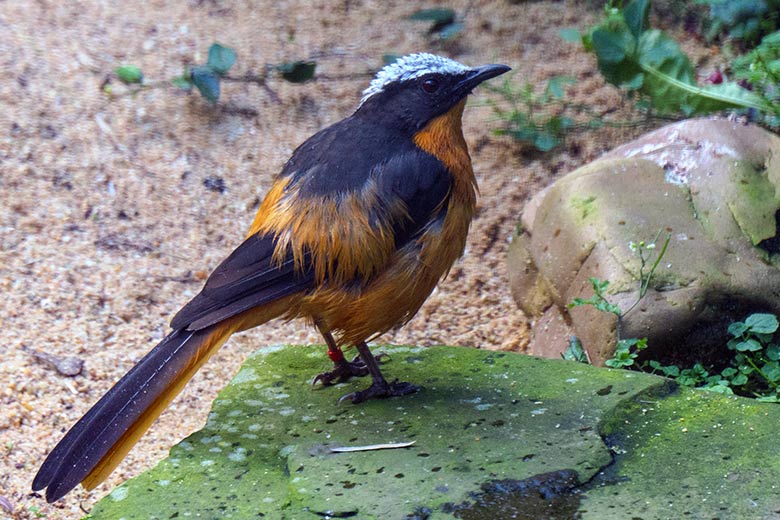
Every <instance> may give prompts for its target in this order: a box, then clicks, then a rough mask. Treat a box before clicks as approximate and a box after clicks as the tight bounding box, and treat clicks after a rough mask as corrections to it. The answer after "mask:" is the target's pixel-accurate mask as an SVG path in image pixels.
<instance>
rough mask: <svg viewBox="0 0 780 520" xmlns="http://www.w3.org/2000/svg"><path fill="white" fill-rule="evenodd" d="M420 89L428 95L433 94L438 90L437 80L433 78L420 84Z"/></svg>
mask: <svg viewBox="0 0 780 520" xmlns="http://www.w3.org/2000/svg"><path fill="white" fill-rule="evenodd" d="M422 89H423V90H424V91H425V92H427V93H428V94H433V93H434V92H436V91H437V90H439V80H437V79H435V78H428V79H426V80H424V81H423V82H422Z"/></svg>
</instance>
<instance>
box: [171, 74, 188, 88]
mask: <svg viewBox="0 0 780 520" xmlns="http://www.w3.org/2000/svg"><path fill="white" fill-rule="evenodd" d="M171 83H173V85H174V86H176V87H179V88H180V89H182V90H187V91H190V90H192V87H193V83H192V79H191V76H176V77H175V78H173V79H172V80H171Z"/></svg>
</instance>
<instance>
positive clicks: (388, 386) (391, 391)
mask: <svg viewBox="0 0 780 520" xmlns="http://www.w3.org/2000/svg"><path fill="white" fill-rule="evenodd" d="M355 347H357V349H358V352H359V353H360V359H362V360H363V363H364V364H365V366H366V369H367V370H368V373H369V374H371V379H372V380H373V381H372V383H371V386H369V387H368V388H366V389H365V390H361V391H360V392H352V393H349V394H347V395H345V396H343V397H342V398H341V399H339V402H341V401H344V400H347V399H349V400H351V401H352V403H353V404H357V403H360V402H363V401H366V400H368V399H374V398H379V397H395V396H400V395H406V394H411V393H414V392H416V391H417V390H419V389H420V387H418V386H415V385H413V384H411V383H404V382H400V381H398V380H397V379H396V380H395V381H393V382H392V383H388V382H387V380H385V377H384V376H383V375H382V371H381V370H379V363H378V362H377V360H376V358H375V357H374V355H373V354H371V350H369V348H368V345H366V342H365V341H361V342H360V343H357V344H356V345H355Z"/></svg>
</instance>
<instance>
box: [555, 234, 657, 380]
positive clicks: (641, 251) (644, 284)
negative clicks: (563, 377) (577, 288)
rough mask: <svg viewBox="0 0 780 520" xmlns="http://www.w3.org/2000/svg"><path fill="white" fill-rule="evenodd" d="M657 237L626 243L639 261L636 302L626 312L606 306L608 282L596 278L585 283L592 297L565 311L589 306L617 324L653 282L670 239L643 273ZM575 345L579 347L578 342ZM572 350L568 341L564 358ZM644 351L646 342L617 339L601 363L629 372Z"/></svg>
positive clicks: (607, 302) (575, 300)
mask: <svg viewBox="0 0 780 520" xmlns="http://www.w3.org/2000/svg"><path fill="white" fill-rule="evenodd" d="M660 235H661V231H658V233H657V234H656V235H655V238H654V239H653V241H652V242H649V243H646V242H645V241H644V240H641V241H639V242H634V241H631V242H629V243H628V248H629V250H631V252H633V253H634V254H636V255H637V256H638V257H639V272H638V276H637V279H638V280H639V294H638V296H637V299H636V301H635V302H634V303H633V304H632V305H631V306H630V307H629V308H628V309H627V310H626V312H625V313H624V312H622V311H621V310H620V307H618V306H617V305H615V304H614V303H610V301H609V300H607V297H606V295H605V293H606V290H607V288H608V287H609V281H607V280H600V279H599V278H596V277H590V278H588V281H589V282H590V285H591V287H592V289H593V296H591V297H590V298H588V299H584V298H574V300H572V302H571V303H570V304H569V308H573V307H579V306H581V305H591V306H593V307H595V308H596V309H598V310H600V311H602V312H608V313H611V314H614V315H615V316H617V318H618V320H620V319H621V318H622V317H623V315H624V314H626V313H627V312H629V311H630V310H631V309H633V308H634V307H636V305H637V304H638V303H639V302H640V301H641V300H642V298H644V297H645V295H646V294H647V290H648V288H649V287H650V280H651V279H652V278H653V275H654V274H655V271H656V269H657V268H658V265H659V264H660V263H661V259H662V258H663V257H664V255H665V254H666V249H667V248H668V247H669V241H670V240H671V235H667V237H666V239H665V240H664V243H663V245H662V246H661V250H660V251H659V252H658V254H657V255H656V257H655V260H654V261H653V263H652V265H651V266H650V269H649V270H648V271H647V272H645V269H646V268H647V265H648V262H649V261H650V257H649V253H648V252H649V251H654V250H655V245H656V242H657V241H658V238H659V237H660ZM577 343H579V341H578V342H577ZM572 348H573V347H572V342H571V341H570V343H569V348H568V349H567V350H566V353H567V354H568V353H569V351H570V350H572ZM579 348H580V349H582V345H579ZM646 348H647V338H641V339H640V338H624V339H619V340H618V342H617V344H616V345H615V351H614V353H613V355H612V358H610V359H608V360H607V361H605V362H604V363H605V364H606V365H607V366H608V367H611V368H629V367H633V366H636V360H637V358H638V357H639V352H641V351H642V350H644V349H646ZM569 356H570V357H575V356H576V351H574V353H573V354H569ZM564 359H567V357H566V356H564Z"/></svg>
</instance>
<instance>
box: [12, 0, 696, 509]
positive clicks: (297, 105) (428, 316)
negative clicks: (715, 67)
mask: <svg viewBox="0 0 780 520" xmlns="http://www.w3.org/2000/svg"><path fill="white" fill-rule="evenodd" d="M431 5H436V3H435V2H431ZM589 5H590V3H589V2H575V1H568V2H562V1H542V2H522V1H513V2H510V1H505V0H502V1H486V0H477V1H474V0H455V1H452V2H449V3H447V4H446V6H449V7H452V8H454V9H456V10H457V12H458V13H461V14H462V15H463V14H464V13H465V15H464V27H463V30H462V31H461V33H460V35H459V36H458V37H456V38H455V39H453V40H450V41H446V42H442V41H440V40H439V39H438V38H437V37H436V36H435V35H431V34H429V33H428V32H427V30H426V29H427V25H426V24H425V23H423V22H415V21H410V20H407V17H408V16H409V15H410V14H411V13H412V12H414V11H415V10H416V9H417V8H418V6H417V5H416V4H415V3H412V2H392V1H391V2H387V1H381V2H380V1H375V2H374V1H367V0H365V1H361V0H353V1H350V0H345V1H317V2H302V1H301V2H294V1H281V2H279V1H277V2H262V1H257V2H221V1H218V0H190V1H173V2H161V1H153V2H145V3H143V4H141V3H137V4H136V3H134V2H57V1H53V0H37V1H32V2H30V1H26V0H10V1H5V2H0V29H1V31H2V36H0V60H2V63H1V65H0V67H2V72H3V78H4V79H3V81H0V104H1V106H2V109H1V110H0V132H1V134H0V291H1V293H2V299H0V322H1V323H2V328H3V331H4V337H3V346H2V347H1V348H2V354H3V355H2V357H1V358H0V439H1V440H2V443H1V444H0V450H2V458H0V518H3V517H8V518H20V519H27V518H38V517H41V516H43V517H48V518H79V517H80V516H83V514H84V512H85V511H88V510H89V509H90V507H91V505H92V504H93V503H94V502H95V501H96V500H97V499H98V498H99V497H101V496H103V495H104V494H106V493H107V492H108V491H109V490H110V489H112V488H113V486H115V485H117V484H119V483H120V482H122V481H124V480H126V479H127V478H130V477H132V476H133V475H136V474H138V473H139V472H141V471H143V470H144V469H146V468H148V467H150V466H152V465H153V464H155V463H156V461H158V460H160V459H161V458H163V457H164V456H165V455H166V454H167V450H168V449H169V447H170V446H171V445H172V444H174V443H175V442H177V441H178V440H180V439H181V438H183V437H184V436H186V435H187V434H189V433H190V432H192V431H193V430H195V429H197V428H199V427H200V426H201V425H202V424H203V423H204V421H205V419H206V416H207V414H208V408H209V404H210V402H211V400H212V399H213V398H214V396H215V395H216V392H217V391H219V389H220V388H221V387H222V386H223V385H224V384H225V383H226V381H228V380H229V378H230V377H231V375H232V374H234V373H235V371H236V369H237V367H238V366H239V364H240V363H241V360H242V359H243V358H244V357H246V355H247V354H249V353H250V352H252V351H254V350H255V349H258V348H262V347H263V346H266V345H271V344H279V343H311V342H316V343H320V342H321V339H320V338H319V337H318V335H317V334H316V333H315V332H314V331H313V330H312V329H310V328H308V327H307V326H306V325H305V324H304V323H303V322H291V323H284V322H273V323H269V324H267V325H265V326H263V327H260V328H258V329H255V330H252V331H250V332H247V333H243V334H241V335H238V336H236V337H234V338H233V339H231V340H230V342H229V343H228V344H227V345H226V347H224V348H223V349H222V350H221V351H220V352H219V353H218V354H217V355H216V356H215V357H214V359H213V360H212V361H211V362H210V363H209V364H208V366H207V367H206V368H205V369H204V370H202V371H201V373H200V374H198V375H197V376H196V377H195V378H194V380H193V381H192V382H191V383H190V384H189V386H188V387H187V388H186V389H185V391H184V392H183V393H182V395H181V396H180V397H179V398H178V399H177V400H176V401H175V402H174V403H173V405H172V406H171V407H170V409H169V410H168V411H167V412H166V413H164V414H163V416H162V417H161V418H160V420H159V421H158V422H157V423H156V424H155V425H154V426H153V427H152V429H151V431H150V432H149V433H148V434H147V435H146V436H145V437H144V438H143V439H142V440H141V442H140V443H139V444H138V445H137V446H136V448H135V449H134V450H133V451H132V452H131V453H130V455H129V456H128V457H127V459H126V460H125V461H124V463H123V464H122V465H121V466H120V467H119V468H118V470H117V471H115V472H114V473H113V474H112V475H111V477H110V478H109V479H108V481H107V482H106V483H104V484H103V485H101V486H99V487H98V488H97V489H95V490H94V491H92V492H87V491H85V490H83V489H81V488H79V489H77V490H74V491H73V492H71V493H70V494H69V495H68V496H67V497H66V498H65V499H63V500H61V501H60V502H58V503H56V504H53V505H49V504H46V502H45V501H44V500H43V498H41V497H40V496H39V495H37V494H33V493H32V492H31V489H30V483H31V481H32V478H33V476H34V475H35V472H36V471H37V469H38V467H39V465H40V463H41V462H42V461H43V458H44V457H45V455H46V454H47V453H48V451H49V450H50V449H51V448H52V447H53V446H54V445H55V444H56V442H57V441H58V440H59V439H60V437H61V435H62V434H63V433H64V432H65V431H66V429H67V428H68V427H69V426H70V425H72V424H73V422H74V421H75V420H76V419H78V418H79V417H80V416H81V415H82V414H83V413H85V412H86V411H87V409H88V408H89V407H90V406H91V405H92V404H93V403H94V402H95V401H96V400H97V399H98V398H99V397H100V396H101V395H102V394H103V393H104V392H105V391H106V390H107V389H108V388H109V387H110V385H111V384H112V383H113V382H114V381H116V380H117V379H118V378H119V377H121V376H122V374H124V373H125V372H126V371H127V370H128V369H129V368H130V367H131V366H132V365H133V364H134V362H135V361H137V360H138V359H139V358H140V357H141V356H143V354H144V353H145V352H146V351H147V350H148V349H149V348H151V347H152V346H153V345H154V344H155V343H156V342H157V341H158V340H159V339H161V338H162V337H163V336H164V335H165V334H166V331H167V324H168V322H169V320H170V318H171V317H172V315H173V314H174V313H175V312H176V311H177V310H178V308H179V307H180V306H181V305H183V304H184V303H185V302H186V301H187V300H188V299H189V298H191V297H192V296H193V295H195V294H196V293H197V292H198V291H199V289H200V287H201V285H202V283H203V281H204V280H205V278H206V276H207V275H208V273H209V272H210V270H211V269H213V268H214V267H215V266H216V265H217V264H218V263H219V262H220V260H221V259H222V258H223V257H224V256H226V255H227V254H228V253H229V252H230V251H231V250H232V249H233V248H234V247H235V246H236V245H238V243H239V242H240V240H241V238H242V236H243V234H244V233H245V231H246V229H247V228H248V226H249V224H250V222H251V220H252V217H253V213H254V211H255V210H256V208H257V206H258V203H259V200H260V199H261V198H262V196H263V195H264V193H265V191H266V190H267V189H268V187H269V185H270V183H271V181H272V179H273V176H274V175H275V174H276V173H277V172H279V170H280V169H281V167H282V165H283V164H284V162H285V161H286V159H287V158H288V157H289V155H290V154H291V152H292V151H293V150H294V148H295V147H296V146H297V145H298V144H300V143H301V142H303V141H304V140H305V139H306V138H307V137H308V136H310V135H311V134H313V133H314V132H315V131H317V130H318V129H321V128H323V127H324V126H326V125H328V124H330V123H333V122H335V121H337V120H339V119H341V118H343V117H345V116H347V115H348V114H350V113H351V111H352V110H354V108H355V106H356V103H357V101H358V100H359V98H360V93H361V91H362V89H363V88H365V86H366V85H367V83H368V81H369V80H370V78H371V73H372V71H375V70H377V69H378V68H379V67H380V66H381V63H382V56H383V55H384V54H388V53H392V54H406V53H409V52H415V51H429V52H434V53H439V54H443V55H447V56H450V57H452V58H455V59H457V60H459V61H462V62H464V63H467V64H472V65H477V64H484V63H493V62H497V63H505V64H508V65H510V66H512V67H513V68H514V69H515V72H514V75H513V76H512V78H511V81H512V82H513V84H514V85H516V86H518V87H519V86H522V85H524V84H525V83H529V84H531V85H533V86H534V88H535V89H536V90H537V92H539V91H541V90H542V89H543V88H544V85H545V84H546V81H547V79H548V78H550V77H552V76H554V75H560V74H565V75H568V76H571V77H573V78H575V80H576V82H575V83H574V84H571V85H568V86H567V98H568V99H570V100H572V101H573V102H582V103H587V104H588V105H590V106H591V107H593V109H594V110H596V111H597V112H598V111H604V110H607V109H615V110H616V111H617V112H616V113H617V114H618V115H619V116H623V119H624V120H627V119H632V118H636V117H637V116H638V114H637V113H635V112H633V111H632V110H631V108H630V104H627V103H626V102H625V101H624V100H623V98H622V97H621V94H620V92H619V91H618V90H617V89H615V88H614V87H611V86H608V85H605V84H604V82H603V80H602V78H601V76H600V74H599V73H598V71H597V68H596V64H595V59H594V58H593V57H592V56H591V55H589V54H586V53H585V52H584V51H583V50H582V48H581V46H580V45H577V44H571V43H567V42H565V41H563V40H562V39H561V38H560V36H559V33H558V32H559V29H560V28H563V27H576V28H578V29H585V28H587V27H589V26H590V25H592V24H593V23H594V22H595V21H596V20H597V19H599V17H600V13H601V10H600V8H599V7H594V6H590V7H588V6H589ZM441 6H445V4H441ZM673 29H674V28H673ZM676 35H677V36H678V39H680V37H682V38H684V37H685V36H684V35H681V34H680V33H679V32H678V33H677V34H676ZM215 41H218V42H220V43H222V44H224V45H228V46H230V47H233V48H235V49H236V52H237V55H238V59H237V63H236V65H235V67H234V69H233V70H232V71H231V74H233V75H236V76H240V75H243V74H246V73H262V72H263V71H264V70H265V68H266V64H269V63H281V62H285V61H289V60H295V59H301V58H314V59H316V60H317V73H318V79H317V80H316V81H312V82H308V83H304V84H300V85H296V84H291V83H287V82H284V81H282V80H281V79H278V78H276V77H272V79H270V80H269V83H268V87H269V88H270V89H272V91H273V93H269V92H268V90H267V89H265V88H263V87H260V86H258V85H256V84H252V83H242V82H225V83H224V84H223V86H222V97H221V99H220V102H219V104H217V105H216V106H211V105H209V104H208V103H206V102H205V101H204V100H203V99H202V98H201V97H200V96H198V95H196V94H187V93H185V92H183V91H179V90H177V89H176V88H175V87H172V86H159V88H146V89H144V90H143V91H141V92H139V93H136V94H134V95H130V94H127V89H126V88H125V87H124V86H122V85H121V84H119V83H118V81H117V80H116V78H115V77H113V76H112V71H113V69H114V68H115V67H117V66H118V65H120V64H124V63H132V64H135V65H137V66H139V67H141V69H142V70H143V71H144V74H145V80H146V82H147V83H148V84H151V85H153V84H154V83H155V82H158V81H164V80H167V79H170V78H172V77H174V76H177V75H179V74H180V73H181V71H182V69H183V67H184V66H186V65H189V64H196V63H203V62H205V61H206V54H207V49H208V47H209V45H210V44H211V43H212V42H215ZM684 48H685V50H686V51H688V52H689V53H693V54H694V56H699V57H704V58H706V55H707V49H705V48H703V47H702V46H701V44H699V43H697V42H689V43H686V44H685V45H684ZM702 59H703V58H702ZM700 63H701V62H699V63H697V65H698V64H700ZM107 81H110V84H109V86H110V88H111V89H112V92H113V93H114V95H113V96H109V95H107V94H106V92H105V87H106V85H107ZM499 83H500V82H499ZM499 83H497V84H499ZM492 98H495V94H492V93H489V92H488V91H487V90H486V89H480V90H479V91H478V92H477V93H476V94H475V95H474V96H473V97H472V100H471V102H470V104H469V106H468V107H467V110H466V115H465V121H464V131H465V135H466V137H467V141H468V143H469V145H470V149H471V153H472V159H473V163H474V170H475V172H476V175H477V177H478V180H479V184H480V189H481V197H480V202H479V212H478V216H477V217H476V219H475V220H474V223H473V225H472V229H471V232H470V236H469V242H468V246H467V250H466V254H465V255H464V257H463V258H462V259H461V260H460V261H459V262H458V263H457V264H456V265H455V266H454V267H453V269H452V271H451V272H450V275H449V277H448V278H447V279H446V280H445V281H444V282H442V283H441V284H440V286H439V288H438V289H437V290H436V291H435V293H434V294H433V295H432V296H431V297H430V298H429V299H428V301H427V303H426V304H425V306H424V307H423V309H422V310H421V311H420V313H419V314H418V315H417V316H416V317H415V318H414V319H413V320H412V321H411V322H410V323H409V324H408V325H406V326H405V327H403V328H402V329H401V330H398V331H395V332H393V333H389V334H386V335H384V336H383V337H382V338H380V341H382V342H392V343H409V344H418V345H434V344H450V345H465V346H472V347H477V348H489V349H506V350H516V351H522V350H523V348H524V346H525V345H526V344H527V341H528V331H529V323H528V320H527V319H526V317H525V316H524V315H523V314H522V313H521V312H520V311H519V310H518V308H517V306H516V305H515V303H514V301H513V300H512V298H511V296H510V294H509V288H508V286H507V281H506V266H505V252H506V248H507V244H508V242H509V240H510V237H511V233H512V230H513V228H514V226H515V222H516V220H517V217H518V215H519V213H520V211H521V209H522V207H523V203H524V202H525V201H526V200H528V198H529V197H530V196H531V195H532V194H533V193H535V192H536V191H538V190H539V189H541V188H543V187H544V186H546V185H547V184H549V183H550V182H551V181H553V180H554V179H555V178H557V177H559V176H561V175H563V174H565V173H566V172H568V171H571V170H572V169H574V168H575V167H577V166H579V165H581V164H583V163H585V162H588V161H590V160H592V159H593V158H595V157H597V156H598V155H599V154H600V153H602V152H603V151H605V150H606V149H608V148H610V147H611V146H613V145H614V144H617V143H621V142H624V141H626V140H628V139H630V138H633V137H635V136H636V135H638V134H639V133H641V132H643V131H646V130H647V129H648V128H649V127H647V126H645V127H631V128H624V129H609V128H604V129H601V130H598V131H593V132H589V133H579V134H573V135H571V136H570V137H569V138H568V140H567V142H566V145H565V146H564V147H561V148H559V149H557V150H556V151H554V152H552V153H548V154H538V153H534V152H533V151H532V150H530V149H529V148H528V147H527V146H526V145H523V144H521V143H518V142H515V141H513V140H512V139H511V138H509V137H503V136H496V135H494V133H493V130H495V129H496V128H498V127H500V125H501V122H500V121H499V120H497V118H496V116H495V115H494V113H493V111H492V109H491V108H490V106H488V104H487V100H488V99H492ZM613 115H614V114H613ZM64 358H74V359H70V360H67V359H66V361H68V362H66V363H65V366H59V370H60V371H62V372H64V373H68V371H71V372H78V375H76V376H68V375H64V374H63V373H61V372H60V371H58V369H57V366H56V365H57V364H58V363H59V362H60V361H62V360H63V359H64ZM81 362H83V368H82V367H80V364H79V363H81ZM61 364H62V363H60V365H61ZM79 369H80V371H79ZM337 394H338V391H335V392H334V406H335V401H336V398H337V397H338V395H337ZM11 508H12V509H13V512H11Z"/></svg>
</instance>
